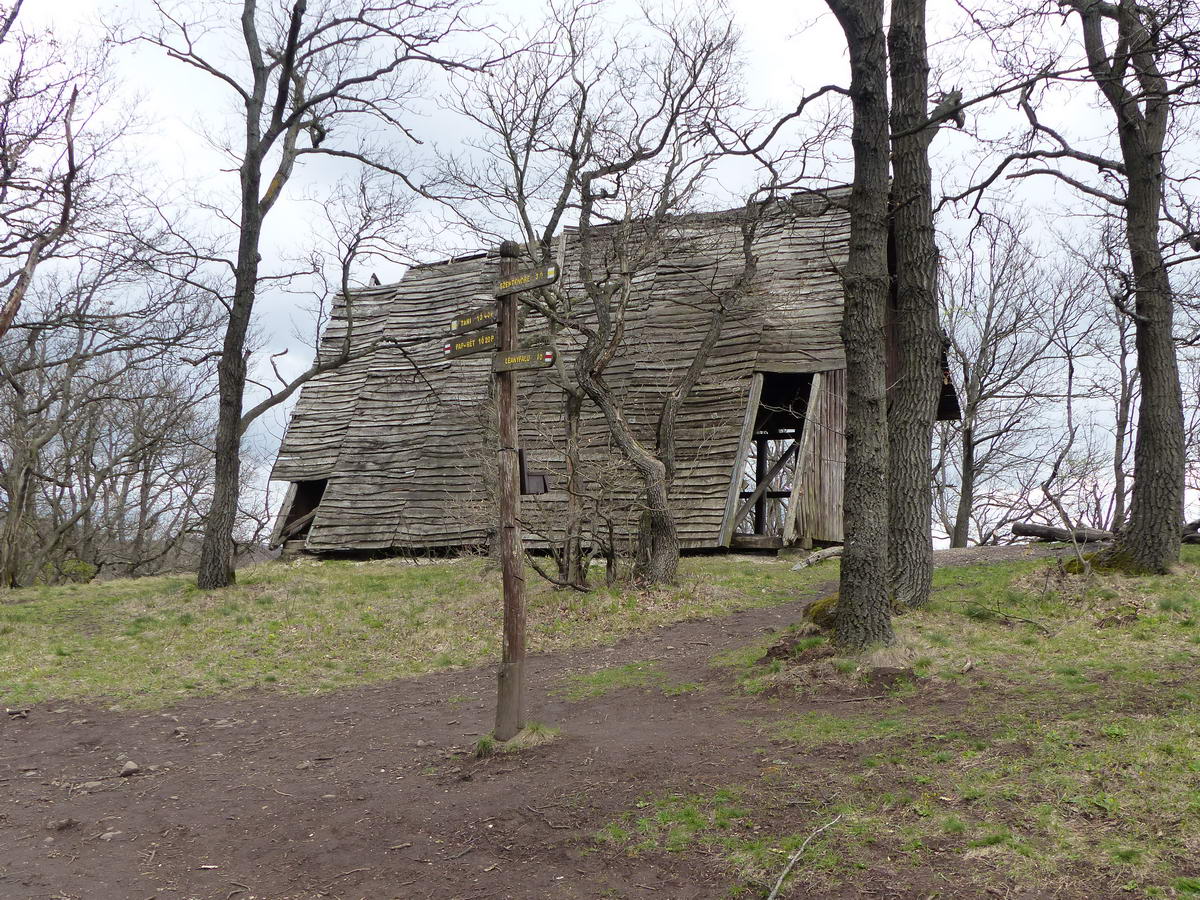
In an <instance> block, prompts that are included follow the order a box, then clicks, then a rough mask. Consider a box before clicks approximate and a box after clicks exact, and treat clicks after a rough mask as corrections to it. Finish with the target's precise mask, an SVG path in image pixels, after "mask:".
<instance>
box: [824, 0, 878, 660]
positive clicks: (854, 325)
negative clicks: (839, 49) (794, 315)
mask: <svg viewBox="0 0 1200 900" xmlns="http://www.w3.org/2000/svg"><path fill="white" fill-rule="evenodd" d="M826 2H827V3H828V5H829V8H830V9H831V10H832V11H833V13H834V15H835V16H836V17H837V19H838V22H839V23H840V25H841V26H842V30H843V31H844V32H845V35H846V46H847V48H848V49H849V53H850V73H851V77H850V97H851V102H852V105H853V109H854V126H853V131H852V142H853V147H854V184H853V187H852V189H851V194H850V248H849V258H848V260H847V263H846V267H845V270H844V272H843V283H844V285H845V305H844V307H843V311H842V328H841V334H842V342H843V344H844V346H845V352H846V383H847V397H848V403H847V408H846V475H845V493H844V510H845V511H844V522H845V549H844V551H843V554H842V568H841V584H840V592H839V597H838V603H837V612H836V617H835V621H834V640H835V642H836V643H837V644H838V645H839V646H841V647H843V648H845V649H848V650H852V651H853V650H862V649H865V648H867V647H869V646H871V645H872V644H889V643H892V642H893V641H894V639H895V637H894V634H893V632H892V621H891V604H890V601H889V596H888V594H889V592H888V585H887V571H888V531H887V523H888V431H887V399H886V386H885V372H884V369H885V359H886V356H885V346H884V313H885V310H886V307H887V298H888V271H887V229H888V100H887V75H886V66H887V48H886V46H885V42H884V31H883V0H826Z"/></svg>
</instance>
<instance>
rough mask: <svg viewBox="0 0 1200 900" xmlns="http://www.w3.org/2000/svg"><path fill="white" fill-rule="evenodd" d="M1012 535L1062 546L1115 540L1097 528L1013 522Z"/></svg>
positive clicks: (1109, 532) (1108, 533) (1112, 535)
mask: <svg viewBox="0 0 1200 900" xmlns="http://www.w3.org/2000/svg"><path fill="white" fill-rule="evenodd" d="M1012 533H1013V534H1014V535H1016V536H1017V537H1033V538H1037V539H1038V540H1041V541H1057V542H1059V543H1063V544H1071V543H1075V544H1093V543H1097V542H1099V541H1111V540H1113V539H1114V538H1116V535H1115V534H1113V533H1112V532H1111V531H1101V530H1100V529H1099V528H1074V529H1070V530H1068V529H1066V528H1055V527H1053V526H1052V525H1038V524H1037V523H1036V522H1014V523H1013V527H1012Z"/></svg>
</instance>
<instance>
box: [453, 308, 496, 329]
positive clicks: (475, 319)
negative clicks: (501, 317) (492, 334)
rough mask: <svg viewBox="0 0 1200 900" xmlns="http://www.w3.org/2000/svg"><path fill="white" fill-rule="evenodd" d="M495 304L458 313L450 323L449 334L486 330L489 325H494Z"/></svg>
mask: <svg viewBox="0 0 1200 900" xmlns="http://www.w3.org/2000/svg"><path fill="white" fill-rule="evenodd" d="M496 318H497V316H496V304H495V303H489V304H488V305H487V306H477V307H475V308H474V309H468V310H467V311H466V312H464V313H459V314H458V315H457V316H455V317H454V318H453V319H452V320H451V322H450V333H451V334H460V333H462V332H464V331H475V330H476V329H479V328H486V327H487V326H489V325H495V324H496Z"/></svg>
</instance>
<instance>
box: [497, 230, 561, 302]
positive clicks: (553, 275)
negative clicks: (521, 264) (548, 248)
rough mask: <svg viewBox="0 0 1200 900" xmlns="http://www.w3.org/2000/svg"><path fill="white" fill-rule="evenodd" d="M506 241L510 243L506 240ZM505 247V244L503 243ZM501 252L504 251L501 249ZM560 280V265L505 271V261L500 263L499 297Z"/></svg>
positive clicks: (530, 289)
mask: <svg viewBox="0 0 1200 900" xmlns="http://www.w3.org/2000/svg"><path fill="white" fill-rule="evenodd" d="M505 243H506V244H507V243H510V242H509V241H505ZM501 246H502V247H503V245H501ZM500 252H501V253H503V252H504V251H503V250H501V251H500ZM556 281H558V266H541V267H539V268H537V269H530V270H529V271H527V272H517V271H515V270H513V271H509V272H505V271H504V263H501V264H500V284H499V285H497V287H496V296H497V297H510V296H512V295H513V294H519V293H521V292H522V291H532V290H533V289H534V288H540V287H546V286H547V285H551V284H554V282H556Z"/></svg>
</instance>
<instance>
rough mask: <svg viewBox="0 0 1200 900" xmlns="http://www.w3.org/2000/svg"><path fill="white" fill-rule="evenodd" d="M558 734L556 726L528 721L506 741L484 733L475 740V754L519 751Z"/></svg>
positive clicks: (539, 743) (541, 743)
mask: <svg viewBox="0 0 1200 900" xmlns="http://www.w3.org/2000/svg"><path fill="white" fill-rule="evenodd" d="M558 735H559V730H558V729H557V728H550V727H548V726H546V725H543V724H542V723H541V722H530V723H528V724H527V725H526V726H525V727H524V728H522V729H521V730H520V731H518V732H517V733H516V734H514V735H513V736H512V737H511V738H509V739H508V740H507V741H498V740H496V738H495V737H494V736H493V735H491V734H485V735H484V736H483V737H481V738H480V739H479V740H477V741H476V742H475V756H476V757H477V758H479V759H485V758H486V757H489V756H495V755H496V754H497V753H519V752H520V751H522V750H532V749H533V748H534V747H541V746H542V745H543V744H549V743H550V742H551V741H553V740H555V739H556V738H557V737H558Z"/></svg>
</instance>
